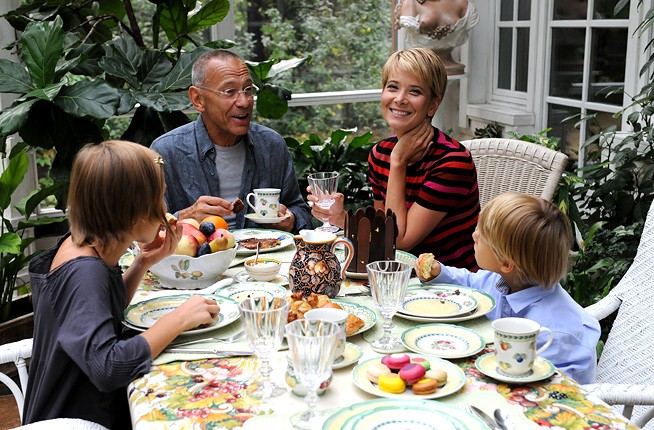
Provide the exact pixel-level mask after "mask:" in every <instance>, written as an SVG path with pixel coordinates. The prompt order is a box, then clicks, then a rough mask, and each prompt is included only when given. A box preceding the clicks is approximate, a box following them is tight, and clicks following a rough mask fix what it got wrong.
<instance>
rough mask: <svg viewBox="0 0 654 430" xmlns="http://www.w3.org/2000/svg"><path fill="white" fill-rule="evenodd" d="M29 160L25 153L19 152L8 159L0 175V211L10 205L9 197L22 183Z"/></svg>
mask: <svg viewBox="0 0 654 430" xmlns="http://www.w3.org/2000/svg"><path fill="white" fill-rule="evenodd" d="M28 165H29V160H28V158H27V154H26V153H25V151H20V152H19V153H17V154H16V155H14V156H13V157H11V158H10V159H9V164H8V165H7V167H6V168H5V170H4V171H3V172H2V175H0V210H2V211H4V210H5V209H7V208H8V207H9V204H10V203H11V195H12V194H13V193H14V191H16V188H18V186H19V185H20V183H21V182H23V178H24V177H25V173H26V172H27V167H28Z"/></svg>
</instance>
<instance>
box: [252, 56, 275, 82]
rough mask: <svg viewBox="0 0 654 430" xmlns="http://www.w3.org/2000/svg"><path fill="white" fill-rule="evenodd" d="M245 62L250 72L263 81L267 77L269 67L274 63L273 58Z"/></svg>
mask: <svg viewBox="0 0 654 430" xmlns="http://www.w3.org/2000/svg"><path fill="white" fill-rule="evenodd" d="M245 64H247V66H248V69H250V73H251V74H253V75H255V76H256V77H257V78H258V79H259V81H261V82H265V81H266V79H268V73H269V72H270V69H272V66H274V65H275V60H267V61H261V62H259V63H257V62H256V61H245ZM253 77H254V76H253Z"/></svg>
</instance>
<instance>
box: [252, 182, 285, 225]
mask: <svg viewBox="0 0 654 430" xmlns="http://www.w3.org/2000/svg"><path fill="white" fill-rule="evenodd" d="M253 191H254V192H253V193H249V194H248V195H247V196H246V197H245V201H246V202H248V205H249V206H250V207H251V208H252V209H254V213H255V214H256V215H257V216H258V217H261V218H273V217H276V216H277V213H278V212H279V195H280V193H281V192H282V190H280V189H279V188H256V189H254V190H253ZM250 197H254V204H253V203H252V202H251V201H250Z"/></svg>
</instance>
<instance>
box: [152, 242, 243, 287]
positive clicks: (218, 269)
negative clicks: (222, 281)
mask: <svg viewBox="0 0 654 430" xmlns="http://www.w3.org/2000/svg"><path fill="white" fill-rule="evenodd" d="M235 256H236V247H234V248H230V249H226V250H224V251H217V252H213V253H211V254H205V255H203V256H201V257H189V256H187V255H176V254H173V255H169V256H168V257H166V258H164V259H163V260H161V261H160V262H158V263H157V264H155V265H153V266H152V267H151V268H150V271H151V272H152V273H154V274H155V275H157V276H158V277H159V280H160V282H161V284H162V285H163V286H166V287H170V288H175V289H178V290H196V289H198V288H204V287H207V286H209V285H211V284H213V283H214V282H216V281H217V280H218V277H219V276H220V275H221V274H222V273H223V272H224V271H225V270H227V269H228V268H229V265H230V264H231V263H232V260H234V257H235Z"/></svg>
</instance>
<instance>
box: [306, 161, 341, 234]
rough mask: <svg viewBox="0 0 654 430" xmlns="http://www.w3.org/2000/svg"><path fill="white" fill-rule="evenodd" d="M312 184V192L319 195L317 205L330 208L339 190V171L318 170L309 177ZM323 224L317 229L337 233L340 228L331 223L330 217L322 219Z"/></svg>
mask: <svg viewBox="0 0 654 430" xmlns="http://www.w3.org/2000/svg"><path fill="white" fill-rule="evenodd" d="M307 179H308V180H309V185H310V186H311V193H312V194H313V195H314V196H316V197H318V201H317V202H316V205H318V206H320V207H321V208H323V209H329V208H331V207H332V205H333V204H334V194H336V191H337V190H338V172H318V173H312V174H311V175H309V176H308V177H307ZM321 221H322V222H323V224H322V226H320V227H318V228H317V229H316V230H320V231H328V232H331V233H336V232H337V231H338V230H340V229H339V228H338V227H337V226H335V225H331V224H330V223H329V218H327V219H321Z"/></svg>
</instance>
